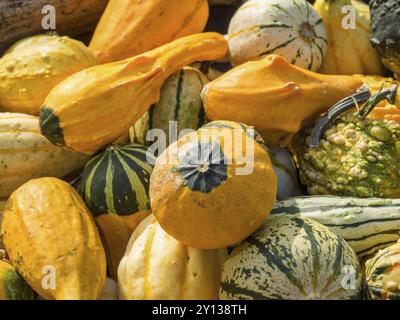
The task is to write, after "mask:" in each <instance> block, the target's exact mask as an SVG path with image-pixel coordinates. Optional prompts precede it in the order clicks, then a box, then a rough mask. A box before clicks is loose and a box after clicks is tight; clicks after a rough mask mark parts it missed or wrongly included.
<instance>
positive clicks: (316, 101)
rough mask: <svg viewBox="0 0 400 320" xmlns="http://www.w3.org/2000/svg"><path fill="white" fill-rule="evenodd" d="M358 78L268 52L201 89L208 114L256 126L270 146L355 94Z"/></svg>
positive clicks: (360, 82) (210, 116)
mask: <svg viewBox="0 0 400 320" xmlns="http://www.w3.org/2000/svg"><path fill="white" fill-rule="evenodd" d="M362 84H363V83H362V81H361V80H359V79H356V78H354V77H351V76H336V75H335V76H330V75H321V74H318V73H314V72H312V71H309V70H305V69H302V68H300V67H298V66H294V65H291V64H289V63H288V62H287V61H286V60H285V59H284V58H282V57H281V56H277V55H270V56H267V57H266V58H264V59H263V60H259V61H251V62H247V63H245V64H242V65H240V66H238V67H236V68H234V69H232V70H231V71H229V72H227V73H225V74H224V75H223V76H221V77H219V78H217V79H216V80H214V81H212V82H210V83H208V84H207V85H206V86H205V87H204V89H203V92H202V98H203V102H204V107H205V111H206V115H207V118H208V119H210V120H232V121H237V122H243V123H246V124H248V125H251V126H254V127H255V129H256V130H257V131H258V132H259V133H260V134H261V136H262V137H263V138H264V140H265V142H266V143H268V144H283V145H286V144H288V143H289V142H290V140H291V139H292V137H293V136H294V135H295V134H296V133H297V132H298V131H299V130H300V128H301V127H302V125H303V123H304V122H306V121H307V120H310V119H312V118H314V117H316V116H318V115H320V114H321V113H323V112H325V111H327V110H328V109H329V108H330V107H331V106H332V105H333V104H335V103H336V102H338V101H340V100H341V99H343V98H345V97H347V96H349V95H351V94H352V93H354V92H355V91H356V90H357V89H358V88H359V87H360V86H361V85H362Z"/></svg>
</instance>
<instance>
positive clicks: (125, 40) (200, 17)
mask: <svg viewBox="0 0 400 320" xmlns="http://www.w3.org/2000/svg"><path fill="white" fill-rule="evenodd" d="M207 20H208V2H207V0H184V1H182V0H168V1H166V0H146V1H143V0H110V1H109V2H108V5H107V8H106V10H105V12H104V14H103V16H102V17H101V20H100V22H99V24H98V26H97V28H96V31H95V33H94V35H93V38H92V41H91V43H90V49H91V50H92V51H93V52H94V54H95V56H96V58H97V60H98V61H99V63H107V62H112V61H117V60H122V59H126V58H129V57H132V56H135V55H138V54H141V53H143V52H146V51H148V50H151V49H154V48H156V47H159V46H161V45H163V44H165V43H168V42H171V41H173V40H175V39H177V38H180V37H182V36H186V35H190V34H193V33H200V32H202V31H203V30H204V27H205V25H206V23H207Z"/></svg>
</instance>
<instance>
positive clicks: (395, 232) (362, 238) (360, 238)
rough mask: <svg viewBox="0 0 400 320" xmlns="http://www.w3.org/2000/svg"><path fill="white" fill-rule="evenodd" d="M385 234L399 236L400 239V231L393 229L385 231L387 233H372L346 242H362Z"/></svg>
mask: <svg viewBox="0 0 400 320" xmlns="http://www.w3.org/2000/svg"><path fill="white" fill-rule="evenodd" d="M383 234H393V235H398V236H399V238H400V229H391V230H385V231H381V232H376V233H372V234H369V235H366V236H362V237H359V238H346V241H361V240H366V239H368V238H371V237H375V236H378V235H383Z"/></svg>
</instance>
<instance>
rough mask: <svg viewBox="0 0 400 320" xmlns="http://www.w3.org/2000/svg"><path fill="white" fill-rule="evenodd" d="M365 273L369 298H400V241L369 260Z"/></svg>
mask: <svg viewBox="0 0 400 320" xmlns="http://www.w3.org/2000/svg"><path fill="white" fill-rule="evenodd" d="M365 274H366V278H367V297H368V298H369V299H372V300H400V242H398V243H396V244H394V245H391V246H390V247H387V248H385V249H382V250H381V251H379V252H378V253H377V254H376V255H375V256H374V257H373V258H371V259H370V260H368V261H367V263H366V269H365Z"/></svg>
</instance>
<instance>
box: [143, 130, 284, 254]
mask: <svg viewBox="0 0 400 320" xmlns="http://www.w3.org/2000/svg"><path fill="white" fill-rule="evenodd" d="M202 130H205V129H200V130H199V131H197V132H193V133H190V134H187V135H186V136H184V137H183V138H181V139H180V140H178V141H177V142H176V143H174V144H172V145H170V146H169V148H168V149H167V150H166V151H165V152H164V153H163V154H162V155H161V156H160V157H159V158H158V159H157V162H156V165H155V168H154V170H153V174H152V176H151V179H150V202H151V208H152V211H153V214H154V215H155V216H156V218H157V220H158V222H159V223H160V225H161V227H162V228H163V229H164V230H165V231H166V232H167V233H168V234H170V235H171V236H172V237H174V238H175V239H177V240H178V241H180V242H182V243H184V244H186V245H187V246H189V247H193V248H198V249H216V248H224V247H227V246H230V245H233V244H236V243H238V242H240V241H242V240H244V239H245V238H246V237H248V236H249V235H250V234H252V233H253V232H254V231H255V230H256V229H257V228H259V227H260V226H261V225H262V224H263V223H264V222H265V220H266V219H267V218H268V215H269V213H270V211H271V209H272V206H273V203H274V202H275V199H276V190H277V178H276V176H275V173H274V171H273V168H272V164H271V161H270V158H269V155H268V154H267V152H266V151H265V150H264V149H263V148H262V147H261V146H259V145H258V144H257V143H256V142H255V141H254V140H253V139H251V140H252V141H251V143H252V147H253V148H254V149H253V151H254V162H253V165H254V170H253V171H252V173H251V174H249V175H237V174H236V172H237V171H236V169H237V168H239V167H240V166H241V164H238V163H237V162H236V161H238V159H239V148H236V147H234V145H233V144H227V145H224V140H223V138H222V137H223V135H224V134H227V133H228V132H231V131H233V130H232V129H226V128H224V129H213V136H219V138H220V145H221V147H222V146H223V147H222V148H223V150H224V154H225V157H227V159H230V162H231V164H228V179H227V180H226V181H225V182H224V183H223V184H221V185H219V186H218V187H215V188H214V189H213V190H212V191H211V192H210V193H207V194H206V193H202V192H199V191H192V190H190V189H189V188H188V187H187V186H186V184H185V181H184V180H183V178H182V177H181V175H180V174H179V173H177V172H174V171H173V169H174V168H175V167H176V165H178V164H179V159H178V157H176V156H174V155H172V156H171V157H170V158H169V159H168V160H166V157H168V152H169V149H170V148H174V147H177V148H178V149H179V148H182V152H184V150H185V149H186V147H185V146H187V143H188V142H193V141H196V140H198V139H199V140H198V141H202V138H201V137H200V135H201V133H202ZM240 135H241V139H242V143H243V144H242V146H243V150H246V149H244V148H246V142H245V141H247V139H250V138H248V137H247V136H246V135H244V134H243V133H242V132H241V133H240ZM243 152H244V151H243ZM232 160H233V161H232Z"/></svg>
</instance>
